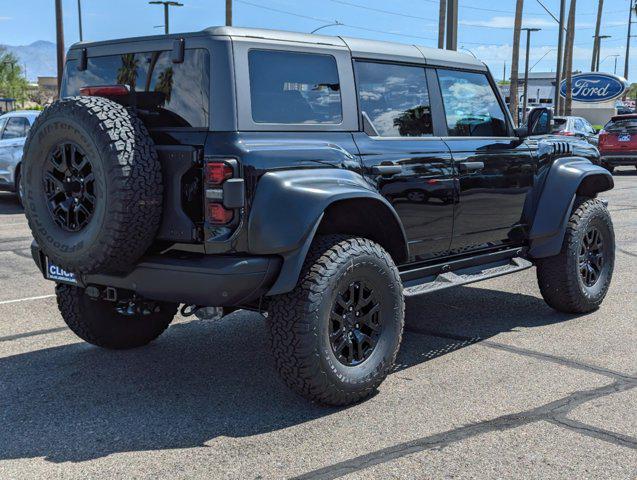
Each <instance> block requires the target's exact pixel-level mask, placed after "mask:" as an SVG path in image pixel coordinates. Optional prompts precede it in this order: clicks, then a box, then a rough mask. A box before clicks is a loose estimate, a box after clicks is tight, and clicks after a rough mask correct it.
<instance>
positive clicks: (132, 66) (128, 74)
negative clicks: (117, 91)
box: [117, 53, 139, 92]
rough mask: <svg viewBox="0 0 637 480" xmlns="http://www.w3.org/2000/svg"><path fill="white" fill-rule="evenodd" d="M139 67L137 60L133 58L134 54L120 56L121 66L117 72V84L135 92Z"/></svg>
mask: <svg viewBox="0 0 637 480" xmlns="http://www.w3.org/2000/svg"><path fill="white" fill-rule="evenodd" d="M138 67H139V59H137V58H135V54H134V53H126V54H124V55H122V66H121V67H119V69H118V70H117V83H119V84H121V85H128V86H129V87H130V89H131V92H134V91H135V84H136V83H137V68H138Z"/></svg>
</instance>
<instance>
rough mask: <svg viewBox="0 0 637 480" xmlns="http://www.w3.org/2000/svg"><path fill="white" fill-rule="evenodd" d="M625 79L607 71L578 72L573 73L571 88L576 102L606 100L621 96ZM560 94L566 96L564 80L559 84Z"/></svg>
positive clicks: (624, 87) (625, 86)
mask: <svg viewBox="0 0 637 480" xmlns="http://www.w3.org/2000/svg"><path fill="white" fill-rule="evenodd" d="M627 86H628V85H627V83H626V81H625V80H624V79H623V78H621V77H617V76H615V75H610V74H608V73H580V74H577V75H573V83H572V88H571V90H572V91H573V100H574V101H576V102H588V103H592V102H606V101H608V100H613V99H615V98H617V97H621V96H622V95H623V94H624V92H625V91H626V88H627ZM560 95H561V96H562V97H565V96H566V80H563V81H562V83H561V85H560Z"/></svg>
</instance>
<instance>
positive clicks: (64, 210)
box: [43, 142, 96, 232]
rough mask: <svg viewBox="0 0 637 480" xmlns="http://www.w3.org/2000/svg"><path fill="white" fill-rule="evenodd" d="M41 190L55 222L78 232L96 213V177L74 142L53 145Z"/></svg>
mask: <svg viewBox="0 0 637 480" xmlns="http://www.w3.org/2000/svg"><path fill="white" fill-rule="evenodd" d="M45 170H46V172H45V175H44V178H43V181H44V191H45V194H46V199H47V205H48V207H49V212H50V213H51V215H52V216H53V220H54V221H55V223H56V224H57V225H58V226H59V227H61V228H62V229H63V230H66V231H67V232H79V231H81V230H82V229H83V228H84V227H85V226H86V225H87V224H88V223H89V222H90V221H91V218H92V216H93V213H94V212H95V205H96V197H95V176H94V175H93V166H92V165H91V162H90V160H89V159H88V157H87V156H86V154H85V153H84V151H83V150H82V149H81V148H80V147H79V146H78V145H77V144H75V143H72V142H63V143H60V144H58V145H56V146H55V147H54V148H53V149H52V150H51V152H50V153H49V156H48V158H47V162H46V166H45Z"/></svg>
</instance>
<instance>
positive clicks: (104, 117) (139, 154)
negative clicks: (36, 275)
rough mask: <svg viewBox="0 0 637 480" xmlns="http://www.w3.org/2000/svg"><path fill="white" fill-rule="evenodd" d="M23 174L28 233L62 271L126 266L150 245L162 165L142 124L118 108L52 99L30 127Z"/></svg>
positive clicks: (101, 101) (98, 101)
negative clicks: (51, 102)
mask: <svg viewBox="0 0 637 480" xmlns="http://www.w3.org/2000/svg"><path fill="white" fill-rule="evenodd" d="M21 173H22V186H23V194H24V198H23V201H24V207H25V213H26V216H27V219H28V220H29V226H30V227H31V231H32V232H33V236H34V237H35V239H36V241H37V242H38V245H39V246H40V248H41V249H42V250H43V251H44V253H45V254H46V255H47V256H48V257H49V258H50V259H51V260H52V261H53V262H54V263H55V264H57V265H60V266H61V267H63V268H64V269H65V270H68V271H70V272H74V273H96V272H121V271H126V270H127V269H128V268H130V266H131V265H132V264H133V263H134V262H135V261H136V260H138V259H139V257H141V256H142V255H143V254H144V252H145V251H146V250H147V249H148V248H149V246H150V245H151V243H152V242H153V240H154V237H155V234H156V232H157V229H158V228H159V222H160V219H161V206H162V176H161V169H160V164H159V160H158V158H157V153H156V151H155V147H154V144H153V141H152V139H151V138H150V136H149V134H148V131H147V130H146V127H145V126H144V125H143V123H142V122H141V121H140V120H139V119H138V118H137V117H136V116H135V114H134V113H132V112H131V111H129V110H127V109H126V108H124V107H123V106H122V105H119V104H118V103H115V102H112V101H110V100H107V99H106V98H100V97H72V98H66V99H63V100H60V101H58V102H55V103H54V104H53V105H51V106H50V107H48V108H47V109H46V110H45V111H44V112H43V113H42V114H41V115H40V116H39V117H38V118H37V120H36V122H35V123H34V125H33V127H32V128H31V131H30V132H29V137H28V138H27V142H26V145H25V151H24V160H23V163H22V170H21Z"/></svg>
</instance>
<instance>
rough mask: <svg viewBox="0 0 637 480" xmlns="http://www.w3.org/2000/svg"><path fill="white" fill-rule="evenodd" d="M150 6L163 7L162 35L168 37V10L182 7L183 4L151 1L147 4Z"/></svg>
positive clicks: (162, 0)
mask: <svg viewBox="0 0 637 480" xmlns="http://www.w3.org/2000/svg"><path fill="white" fill-rule="evenodd" d="M148 3H149V4H151V5H163V6H164V33H165V34H166V35H168V33H169V32H170V27H169V20H170V18H169V9H170V7H183V6H184V4H183V3H179V2H173V1H166V0H153V1H152V2H148Z"/></svg>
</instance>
